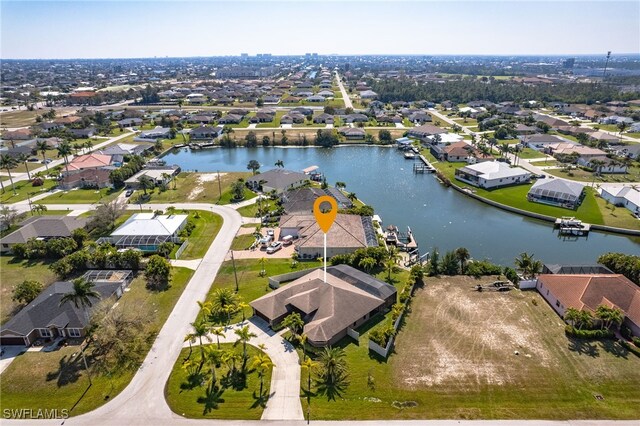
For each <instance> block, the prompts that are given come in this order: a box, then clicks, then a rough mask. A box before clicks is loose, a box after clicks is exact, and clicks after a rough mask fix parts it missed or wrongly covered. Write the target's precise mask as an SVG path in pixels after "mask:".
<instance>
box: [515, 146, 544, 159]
mask: <svg viewBox="0 0 640 426" xmlns="http://www.w3.org/2000/svg"><path fill="white" fill-rule="evenodd" d="M518 157H520V158H522V159H524V160H529V159H531V158H544V157H547V155H546V154H544V153H542V152H540V151H536V150H535V149H531V148H524V149H522V150H521V151H520V152H519V153H518Z"/></svg>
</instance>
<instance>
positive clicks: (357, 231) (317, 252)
mask: <svg viewBox="0 0 640 426" xmlns="http://www.w3.org/2000/svg"><path fill="white" fill-rule="evenodd" d="M287 235H291V236H292V237H294V238H296V241H295V243H294V244H295V250H296V252H297V253H298V256H299V257H300V258H301V259H317V258H318V257H322V256H323V249H324V232H322V230H321V229H320V226H319V225H318V222H317V221H316V220H315V217H314V216H313V214H310V213H307V214H294V215H284V216H282V217H281V218H280V236H281V237H284V236H287ZM326 236H327V257H329V258H331V257H333V256H336V255H338V254H348V253H353V252H354V251H356V250H357V249H359V248H366V247H377V246H378V239H377V237H376V232H375V229H374V228H373V222H372V221H371V218H370V217H367V216H359V215H350V214H340V213H339V214H337V215H336V219H335V221H334V222H333V225H332V226H331V229H329V232H327V234H326Z"/></svg>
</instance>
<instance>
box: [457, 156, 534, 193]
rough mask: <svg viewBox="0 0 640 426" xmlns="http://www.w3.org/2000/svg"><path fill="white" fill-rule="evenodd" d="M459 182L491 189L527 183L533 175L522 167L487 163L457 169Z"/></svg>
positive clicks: (493, 162) (494, 162)
mask: <svg viewBox="0 0 640 426" xmlns="http://www.w3.org/2000/svg"><path fill="white" fill-rule="evenodd" d="M455 176H456V179H457V180H460V181H462V182H466V183H469V184H471V185H473V186H477V187H479V188H485V189H491V188H501V187H503V186H509V185H517V184H520V183H527V182H529V180H530V179H531V173H529V172H528V171H526V170H524V169H521V168H520V167H511V166H509V165H508V164H507V163H503V162H501V161H486V162H483V163H478V164H472V165H469V166H464V167H461V168H459V169H456V171H455Z"/></svg>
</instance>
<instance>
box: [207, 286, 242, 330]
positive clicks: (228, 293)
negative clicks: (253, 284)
mask: <svg viewBox="0 0 640 426" xmlns="http://www.w3.org/2000/svg"><path fill="white" fill-rule="evenodd" d="M211 303H212V311H213V312H214V313H216V314H217V315H221V314H226V315H227V321H228V323H230V322H231V314H232V313H233V312H235V311H237V309H238V303H239V299H238V295H237V294H236V293H234V292H233V290H231V289H228V288H220V289H217V290H216V291H214V292H213V300H212V301H211Z"/></svg>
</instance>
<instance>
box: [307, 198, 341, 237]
mask: <svg viewBox="0 0 640 426" xmlns="http://www.w3.org/2000/svg"><path fill="white" fill-rule="evenodd" d="M324 202H327V203H329V204H331V211H329V212H323V211H322V210H321V209H320V205H321V204H322V203H324ZM337 214H338V203H336V199H335V198H333V197H330V196H328V195H323V196H322V197H318V198H316V201H315V202H314V203H313V215H314V216H315V217H316V222H318V225H320V229H322V232H324V233H325V234H326V233H327V232H329V229H330V228H331V225H333V221H334V220H336V215H337Z"/></svg>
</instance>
